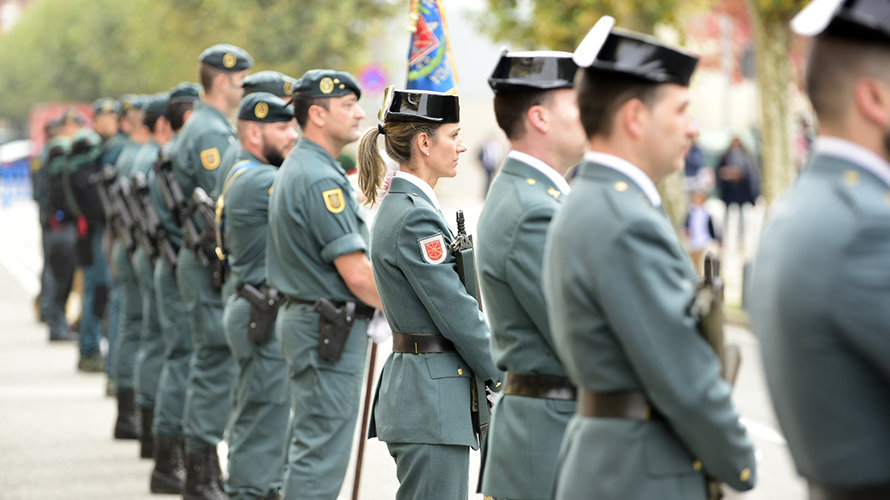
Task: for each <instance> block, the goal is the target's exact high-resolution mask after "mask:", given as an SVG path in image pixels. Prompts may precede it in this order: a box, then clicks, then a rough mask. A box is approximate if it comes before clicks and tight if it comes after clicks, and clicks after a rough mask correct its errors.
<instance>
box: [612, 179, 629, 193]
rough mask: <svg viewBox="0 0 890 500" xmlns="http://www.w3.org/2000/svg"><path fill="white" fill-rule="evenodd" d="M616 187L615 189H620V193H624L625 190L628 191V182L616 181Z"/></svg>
mask: <svg viewBox="0 0 890 500" xmlns="http://www.w3.org/2000/svg"><path fill="white" fill-rule="evenodd" d="M614 187H615V191H618V192H619V193H623V192H625V191H627V183H626V182H624V181H618V182H616V183H615V186H614Z"/></svg>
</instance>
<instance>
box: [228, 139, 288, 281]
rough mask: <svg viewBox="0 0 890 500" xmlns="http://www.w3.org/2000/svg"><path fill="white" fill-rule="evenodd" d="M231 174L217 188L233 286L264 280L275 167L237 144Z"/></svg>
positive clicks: (276, 169) (276, 170)
mask: <svg viewBox="0 0 890 500" xmlns="http://www.w3.org/2000/svg"><path fill="white" fill-rule="evenodd" d="M239 152H240V154H239V158H238V159H239V161H238V162H236V164H235V168H234V169H232V170H231V172H232V174H233V175H230V176H229V179H227V182H224V183H223V184H222V185H221V187H220V191H221V192H222V194H223V196H222V197H221V198H220V199H222V200H223V204H224V207H225V218H226V222H225V237H226V242H225V243H226V250H227V251H228V260H229V266H231V271H232V276H233V277H234V280H235V281H236V286H237V285H240V284H242V283H249V284H251V285H254V286H260V285H264V284H265V283H266V233H268V227H269V226H268V221H269V217H268V214H269V192H270V191H271V188H272V183H273V182H274V181H275V174H277V173H278V168H277V167H275V166H273V165H267V164H264V163H263V162H262V161H260V160H258V159H257V158H256V157H255V156H253V155H252V154H250V153H248V152H247V151H244V150H242V149H240V148H239Z"/></svg>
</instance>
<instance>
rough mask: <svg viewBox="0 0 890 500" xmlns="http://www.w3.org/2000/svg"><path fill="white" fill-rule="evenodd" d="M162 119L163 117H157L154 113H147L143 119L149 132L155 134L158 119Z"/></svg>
mask: <svg viewBox="0 0 890 500" xmlns="http://www.w3.org/2000/svg"><path fill="white" fill-rule="evenodd" d="M160 117H161V115H156V114H154V113H145V116H143V117H142V123H143V124H145V126H146V127H148V130H149V132H151V133H152V134H153V133H155V127H156V126H157V124H158V118H160Z"/></svg>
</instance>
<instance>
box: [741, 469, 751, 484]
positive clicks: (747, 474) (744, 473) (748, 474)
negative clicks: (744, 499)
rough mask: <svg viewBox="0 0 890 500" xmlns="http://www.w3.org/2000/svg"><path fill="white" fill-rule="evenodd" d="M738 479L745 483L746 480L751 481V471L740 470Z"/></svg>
mask: <svg viewBox="0 0 890 500" xmlns="http://www.w3.org/2000/svg"><path fill="white" fill-rule="evenodd" d="M739 479H741V480H742V481H747V480H749V479H751V469H749V468H747V467H745V468H744V469H742V473H741V474H739Z"/></svg>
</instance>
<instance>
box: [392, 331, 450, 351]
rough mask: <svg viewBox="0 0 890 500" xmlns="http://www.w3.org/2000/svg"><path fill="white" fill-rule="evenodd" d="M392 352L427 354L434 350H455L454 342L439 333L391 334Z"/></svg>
mask: <svg viewBox="0 0 890 500" xmlns="http://www.w3.org/2000/svg"><path fill="white" fill-rule="evenodd" d="M392 352H399V353H403V354H428V353H434V352H457V350H456V349H455V348H454V344H452V343H451V341H450V340H448V339H446V338H445V337H443V336H442V335H441V334H439V333H427V334H414V333H395V332H393V334H392Z"/></svg>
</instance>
